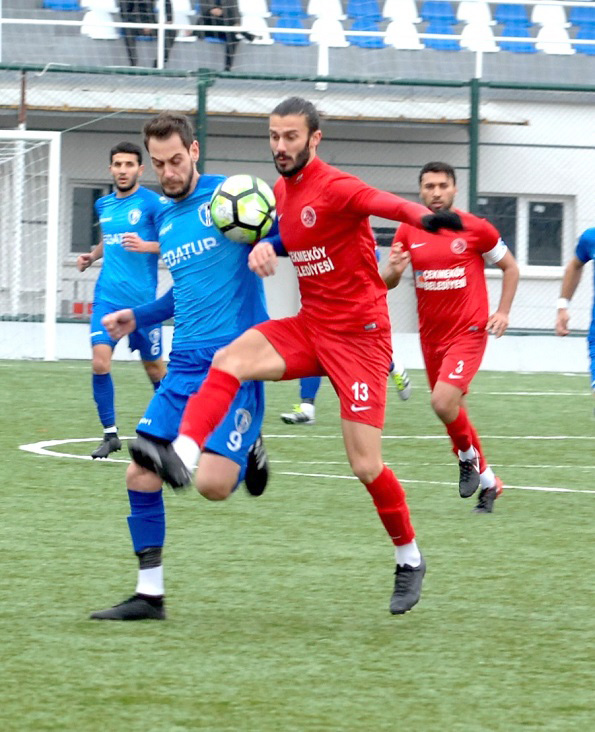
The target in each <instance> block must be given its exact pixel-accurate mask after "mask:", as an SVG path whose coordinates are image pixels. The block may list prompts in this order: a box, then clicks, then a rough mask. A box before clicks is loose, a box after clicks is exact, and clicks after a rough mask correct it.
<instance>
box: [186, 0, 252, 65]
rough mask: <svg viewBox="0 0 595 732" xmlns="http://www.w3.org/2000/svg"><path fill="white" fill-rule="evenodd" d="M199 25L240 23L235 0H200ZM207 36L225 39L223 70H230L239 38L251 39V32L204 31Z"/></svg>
mask: <svg viewBox="0 0 595 732" xmlns="http://www.w3.org/2000/svg"><path fill="white" fill-rule="evenodd" d="M200 13H201V17H200V23H199V25H214V26H215V25H240V24H241V22H242V17H241V15H240V9H239V7H238V3H237V0H201V3H200ZM203 35H204V36H206V37H207V38H219V39H220V40H222V41H225V71H231V67H232V66H233V58H234V56H235V53H236V49H237V47H238V43H239V42H240V38H242V37H243V38H245V39H246V40H247V41H253V40H254V36H253V35H252V33H247V32H242V33H233V32H231V31H228V32H224V31H214V30H213V31H211V30H208V31H204V33H203Z"/></svg>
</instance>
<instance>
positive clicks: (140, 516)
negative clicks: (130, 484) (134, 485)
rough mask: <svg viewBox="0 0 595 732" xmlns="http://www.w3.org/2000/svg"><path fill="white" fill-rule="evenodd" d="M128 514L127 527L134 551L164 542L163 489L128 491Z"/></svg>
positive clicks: (159, 545)
mask: <svg viewBox="0 0 595 732" xmlns="http://www.w3.org/2000/svg"><path fill="white" fill-rule="evenodd" d="M128 500H129V501H130V516H128V528H129V529H130V536H131V537H132V545H133V547H134V551H135V552H136V553H137V554H138V552H140V551H142V550H143V549H146V548H147V547H161V546H163V544H164V542H165V506H164V504H163V490H162V489H160V490H158V491H156V492H155V493H141V492H140V491H130V490H129V491H128Z"/></svg>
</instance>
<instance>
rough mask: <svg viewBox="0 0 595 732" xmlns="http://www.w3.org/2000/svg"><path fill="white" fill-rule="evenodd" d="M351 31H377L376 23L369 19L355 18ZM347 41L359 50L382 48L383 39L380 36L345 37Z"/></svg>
mask: <svg viewBox="0 0 595 732" xmlns="http://www.w3.org/2000/svg"><path fill="white" fill-rule="evenodd" d="M350 30H352V31H354V30H360V31H379V30H380V28H379V27H378V23H377V22H376V21H375V20H371V19H370V18H356V19H355V20H354V21H353V25H352V26H351V29H350ZM347 40H348V41H349V42H350V43H352V44H353V45H354V46H359V47H360V48H384V39H383V38H381V37H380V36H351V35H348V36H347Z"/></svg>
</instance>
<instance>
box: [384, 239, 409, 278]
mask: <svg viewBox="0 0 595 732" xmlns="http://www.w3.org/2000/svg"><path fill="white" fill-rule="evenodd" d="M409 262H411V254H409V252H406V251H404V250H403V244H402V243H401V242H400V241H394V242H393V243H392V246H391V248H390V254H389V255H388V262H387V263H386V265H385V267H384V270H383V272H382V279H383V280H384V284H385V285H386V286H387V288H388V289H389V290H392V289H393V288H394V287H396V286H397V285H398V284H399V282H400V281H401V277H402V275H403V272H404V271H405V270H406V269H407V266H408V265H409Z"/></svg>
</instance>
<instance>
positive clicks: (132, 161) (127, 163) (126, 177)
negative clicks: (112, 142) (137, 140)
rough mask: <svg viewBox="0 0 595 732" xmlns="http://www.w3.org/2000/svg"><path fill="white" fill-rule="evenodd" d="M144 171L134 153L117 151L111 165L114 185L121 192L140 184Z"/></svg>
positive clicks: (126, 191)
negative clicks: (139, 179) (140, 177)
mask: <svg viewBox="0 0 595 732" xmlns="http://www.w3.org/2000/svg"><path fill="white" fill-rule="evenodd" d="M141 171H142V165H140V163H139V161H138V158H137V157H136V155H135V154H132V153H116V154H115V155H114V156H113V158H112V162H111V165H110V173H111V174H112V178H113V179H114V185H115V186H116V189H117V190H118V191H119V192H120V193H128V191H131V190H132V189H133V188H136V186H137V185H138V178H139V176H140V174H141Z"/></svg>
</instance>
